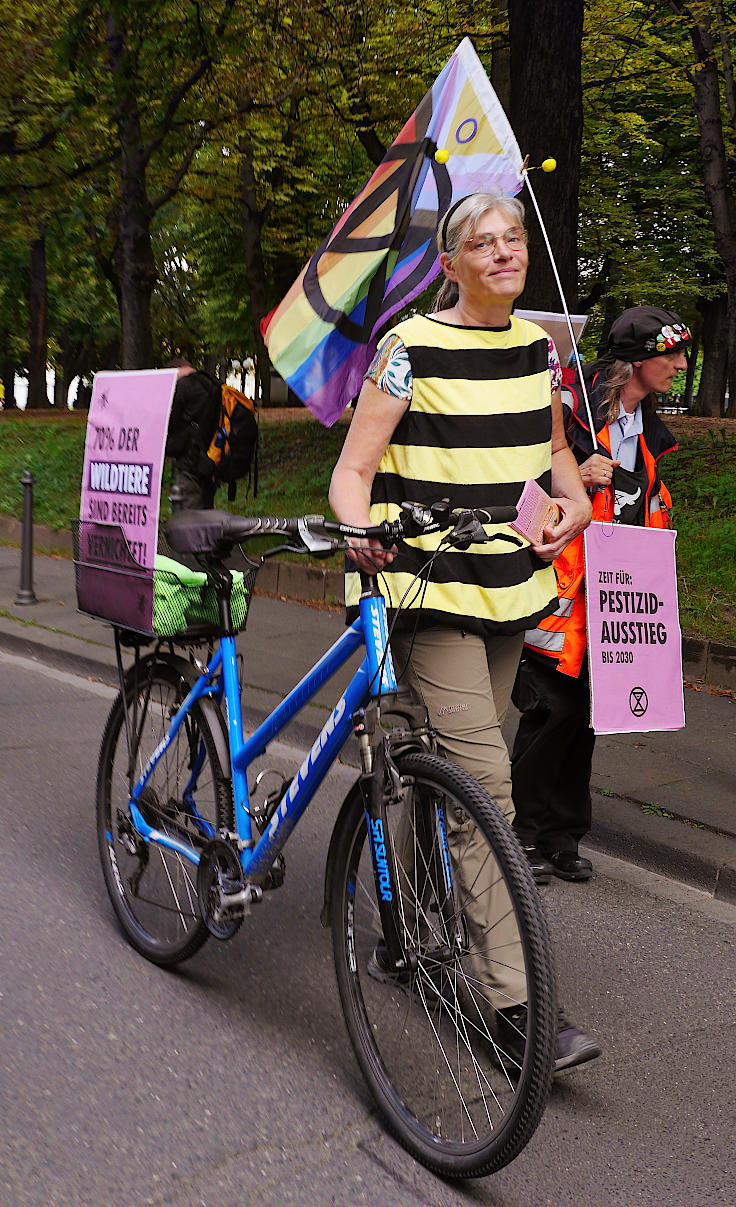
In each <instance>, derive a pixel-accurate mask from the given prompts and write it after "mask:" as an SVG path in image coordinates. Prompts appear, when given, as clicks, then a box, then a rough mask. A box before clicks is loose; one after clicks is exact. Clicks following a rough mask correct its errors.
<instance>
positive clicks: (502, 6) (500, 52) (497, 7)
mask: <svg viewBox="0 0 736 1207" xmlns="http://www.w3.org/2000/svg"><path fill="white" fill-rule="evenodd" d="M489 13H490V15H491V18H492V20H493V25H494V32H493V40H492V43H491V75H490V79H491V84H492V86H493V91H494V92H495V94H496V96H497V97H498V99H499V100H500V102H501V104H502V106H503V110H504V113H505V114H506V116H507V117H508V115H509V113H510V112H511V49H510V47H509V4H508V0H491V2H490V4H489Z"/></svg>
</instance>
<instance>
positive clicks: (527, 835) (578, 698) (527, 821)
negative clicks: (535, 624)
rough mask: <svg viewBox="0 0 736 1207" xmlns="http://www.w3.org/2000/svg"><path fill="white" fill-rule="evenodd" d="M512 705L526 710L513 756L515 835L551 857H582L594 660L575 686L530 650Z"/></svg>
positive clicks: (587, 825)
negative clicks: (573, 853) (575, 854)
mask: <svg viewBox="0 0 736 1207" xmlns="http://www.w3.org/2000/svg"><path fill="white" fill-rule="evenodd" d="M511 698H512V700H513V702H514V704H515V705H516V707H517V708H518V709H519V710H520V711H521V719H520V721H519V728H518V731H517V734H516V739H515V741H514V748H513V752H512V755H511V784H512V795H513V800H514V808H515V809H516V817H515V820H514V829H515V830H516V833H517V834H518V836H519V839H520V841H521V842H522V843H523V844H524V845H527V846H536V847H538V848H539V850H540V851H542V852H543V853H544V854H545V855H552V854H554V852H555V851H577V849H578V843H579V842H580V839H581V838H582V837H583V835H584V834H586V833H587V831H588V830H589V829H590V823H591V803H590V776H591V771H592V764H593V747H594V746H595V734H594V732H593V730H592V729H591V728H590V685H589V680H588V662H587V659H586V660H585V662H584V663H583V666H582V669H581V671H580V675H579V676H578V678H577V679H572V678H571V677H570V676H569V675H561V674H560V672H559V671H558V670H557V669H556V666H555V664H554V663H553V662H550V661H548V660H547V659H546V658H544V656H543V655H539V656H534V655H533V654H527V652H526V651H525V653H524V657H523V659H522V662H521V664H520V666H519V672H518V675H517V677H516V683H515V685H514V691H513V694H512V697H511Z"/></svg>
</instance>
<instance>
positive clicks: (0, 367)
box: [0, 355, 18, 411]
mask: <svg viewBox="0 0 736 1207" xmlns="http://www.w3.org/2000/svg"><path fill="white" fill-rule="evenodd" d="M15 370H16V364H15V361H14V360H13V358H12V356H7V355H5V356H2V357H0V378H1V379H2V383H3V409H4V410H6V411H13V410H16V409H17V407H18V404H17V402H16V401H15Z"/></svg>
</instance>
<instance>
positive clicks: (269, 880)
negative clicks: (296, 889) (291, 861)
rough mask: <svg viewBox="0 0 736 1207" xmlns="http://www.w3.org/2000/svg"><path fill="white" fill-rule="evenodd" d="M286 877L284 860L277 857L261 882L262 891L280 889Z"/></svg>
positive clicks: (280, 856)
mask: <svg viewBox="0 0 736 1207" xmlns="http://www.w3.org/2000/svg"><path fill="white" fill-rule="evenodd" d="M285 875H286V860H285V859H284V857H283V855H277V856H276V858H275V859H274V861H273V863H272V864H271V868H270V870H269V872H268V875H267V876H266V879H265V880H264V882H263V887H264V889H272V888H281V885H282V884H283V883H284V877H285Z"/></svg>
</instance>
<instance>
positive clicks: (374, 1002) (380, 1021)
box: [330, 753, 556, 1177]
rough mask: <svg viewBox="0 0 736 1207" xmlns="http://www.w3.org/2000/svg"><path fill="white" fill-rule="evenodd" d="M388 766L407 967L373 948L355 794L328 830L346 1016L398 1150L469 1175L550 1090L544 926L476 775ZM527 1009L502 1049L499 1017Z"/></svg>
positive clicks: (509, 1143) (367, 864)
mask: <svg viewBox="0 0 736 1207" xmlns="http://www.w3.org/2000/svg"><path fill="white" fill-rule="evenodd" d="M396 764H397V767H398V770H399V773H400V776H401V780H402V784H403V787H404V793H403V796H404V800H403V803H402V804H400V805H397V806H389V808H388V810H387V819H388V828H389V830H390V837H391V842H387V843H386V848H387V852H388V855H389V858H391V849H392V848H393V860H394V867H395V882H396V883H397V884H398V886H399V888H400V894H398V896H399V897H400V900H399V901H398V902H395V905H394V915H395V918H396V922H397V925H398V929H399V933H400V934H401V937H402V942H403V945H404V948H405V950H406V953H407V956H408V960H409V970H408V971H406V972H404V973H401V974H397V973H396V972H395V971H394V970H393V968H392V966H391V961H390V959H388V957H387V952H386V949H385V947H383V949H382V939H381V923H380V918H379V910H378V903H377V899H376V884H375V878H374V874H373V868H372V861H371V853H370V844H369V842H368V841H367V827H366V820H365V814H364V810H363V804H362V798H361V794H360V791H359V790H358V788H357V785H356V788H355V789H354V790H353V792H352V793H351V794H350V796H349V797H348V800H347V801H346V805H345V807H344V810H343V813H342V814H341V817H340V819H339V820H338V823H337V824H338V827H339V830H338V831H336V834H335V848H334V860H333V867H332V881H331V889H330V911H331V913H330V918H331V925H332V934H333V946H334V955H335V967H336V972H337V981H338V987H339V991H340V997H341V1001H342V1007H343V1012H344V1014H345V1020H346V1024H347V1028H348V1032H349V1034H350V1039H351V1041H352V1044H353V1048H354V1050H355V1054H356V1056H357V1059H358V1063H359V1064H360V1067H361V1069H362V1072H363V1074H364V1076H365V1078H366V1080H367V1082H368V1084H369V1086H370V1087H371V1089H372V1091H373V1094H374V1095H375V1098H376V1100H377V1102H378V1104H379V1106H380V1108H381V1110H382V1112H383V1114H384V1117H385V1119H386V1122H387V1124H388V1126H389V1128H390V1129H391V1130H392V1131H393V1132H394V1134H395V1135H396V1136H397V1138H398V1139H399V1140H400V1142H401V1143H402V1144H403V1145H404V1146H405V1147H406V1148H407V1149H408V1150H409V1151H410V1152H411V1153H412V1154H413V1155H414V1156H415V1157H416V1158H418V1160H420V1161H422V1162H423V1163H424V1164H426V1165H428V1166H429V1167H430V1168H431V1169H433V1170H434V1171H435V1172H437V1173H440V1174H443V1175H445V1176H449V1177H479V1176H482V1175H484V1174H488V1173H492V1172H494V1171H495V1170H498V1169H500V1168H502V1166H504V1165H506V1164H508V1162H509V1161H511V1160H513V1159H514V1157H516V1156H517V1155H518V1153H519V1152H520V1151H521V1150H522V1148H523V1147H524V1145H525V1144H526V1143H527V1142H528V1141H529V1139H530V1137H531V1136H532V1134H533V1132H534V1130H535V1128H536V1127H537V1124H538V1123H539V1120H540V1118H541V1116H542V1113H543V1110H544V1106H545V1103H546V1100H547V1096H548V1093H549V1089H550V1086H551V1083H552V1073H553V1067H554V1048H555V1040H556V1010H555V990H554V972H553V966H552V957H551V952H550V946H549V940H548V936H547V929H546V925H545V921H544V917H543V914H542V910H541V903H540V901H539V897H538V894H537V891H536V888H535V885H534V882H533V880H532V877H531V874H530V872H529V870H528V867H527V866H526V861H525V859H524V857H523V854H522V852H521V850H520V848H519V847H518V843H517V841H516V838H515V836H514V834H513V832H512V830H511V827H510V826H509V825H508V823H507V822H506V820H505V819H504V817H503V815H502V814H501V812H500V811H499V810H498V809H497V808H496V806H495V805H494V804H493V802H492V801H491V799H490V798H489V797H488V795H487V794H486V793H485V792H484V791H483V789H481V788H480V786H479V785H478V784H477V783H476V782H475V780H473V779H472V778H471V777H470V776H469V775H467V774H466V773H465V772H464V771H463V770H462V769H461V768H459V767H457V766H456V765H455V764H452V763H450V762H448V761H447V760H445V759H441V758H438V757H437V756H434V755H430V754H421V753H407V754H404V755H401V756H399V757H397V759H396ZM448 856H449V867H450V869H451V870H450V873H449V877H448V872H447V865H448ZM443 869H444V870H443ZM448 879H449V881H450V882H451V891H450V894H449V895H448V891H447V885H448ZM510 923H511V924H510ZM524 1002H526V1007H527V1014H526V1025H525V1033H526V1041H524V1038H523V1035H522V1034H521V1033H518V1032H517V1034H516V1037H515V1038H516V1043H512V1044H511V1045H510V1044H509V1042H508V1040H509V1028H508V1023H507V1016H506V1017H503V1016H499V1014H498V1011H499V1010H501V1009H504V1010H511V1011H514V1010H517V1009H518V1008H519V1007H520V1006H523V1004H524ZM511 1038H512V1040H513V1039H514V1035H513V1033H512V1035H511ZM519 1040H520V1041H521V1049H522V1053H523V1054H522V1055H519V1054H518V1048H519Z"/></svg>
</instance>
